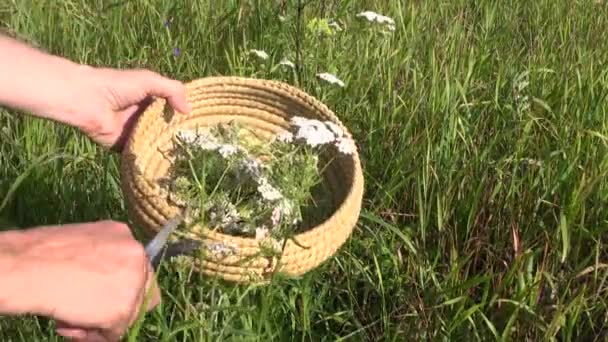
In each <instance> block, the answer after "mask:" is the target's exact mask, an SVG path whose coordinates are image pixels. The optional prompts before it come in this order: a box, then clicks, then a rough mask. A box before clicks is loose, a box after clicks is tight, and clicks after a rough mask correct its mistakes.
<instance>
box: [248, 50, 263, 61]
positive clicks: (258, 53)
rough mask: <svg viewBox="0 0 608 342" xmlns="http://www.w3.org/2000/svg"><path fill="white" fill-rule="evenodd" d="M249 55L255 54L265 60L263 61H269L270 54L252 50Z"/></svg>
mask: <svg viewBox="0 0 608 342" xmlns="http://www.w3.org/2000/svg"><path fill="white" fill-rule="evenodd" d="M249 53H251V54H254V55H256V56H257V57H258V58H260V59H263V60H267V59H268V54H267V53H266V52H265V51H262V50H256V49H251V50H249Z"/></svg>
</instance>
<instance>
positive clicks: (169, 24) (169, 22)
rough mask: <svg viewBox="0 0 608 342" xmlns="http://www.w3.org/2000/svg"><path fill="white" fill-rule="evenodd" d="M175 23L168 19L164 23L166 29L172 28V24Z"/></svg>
mask: <svg viewBox="0 0 608 342" xmlns="http://www.w3.org/2000/svg"><path fill="white" fill-rule="evenodd" d="M172 23H173V19H167V20H165V22H164V23H163V26H164V27H169V26H171V24H172Z"/></svg>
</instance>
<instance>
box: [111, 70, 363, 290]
mask: <svg viewBox="0 0 608 342" xmlns="http://www.w3.org/2000/svg"><path fill="white" fill-rule="evenodd" d="M186 89H187V92H188V100H189V103H190V104H191V106H192V109H193V110H192V112H191V113H190V114H189V115H184V114H181V113H173V110H172V109H171V108H170V106H166V102H165V100H164V99H162V98H158V99H156V100H155V101H154V102H153V103H152V105H151V106H150V107H149V108H148V109H147V110H146V111H145V112H144V113H143V115H142V116H141V117H140V118H139V119H138V122H137V124H136V125H135V127H134V129H133V132H132V135H131V136H130V138H129V140H128V141H127V143H126V145H125V148H124V150H123V155H122V163H121V179H122V187H123V191H124V193H125V196H126V200H127V209H128V213H129V216H130V219H131V220H132V221H133V222H134V223H135V224H137V225H139V226H141V227H142V228H143V229H144V231H145V232H147V233H148V234H153V233H155V232H157V231H158V230H159V229H160V227H161V226H162V225H163V224H164V223H165V222H166V221H167V220H168V219H169V218H171V217H173V216H174V215H176V214H177V213H179V211H180V208H179V207H177V206H176V205H175V204H173V203H172V202H171V201H169V200H168V198H167V194H166V193H165V192H164V190H163V189H162V188H161V186H160V185H159V179H161V178H162V177H163V176H165V175H166V173H167V171H168V170H169V167H170V159H168V158H167V156H166V153H165V152H164V151H168V150H170V149H171V148H172V146H173V145H172V144H173V139H172V137H173V135H174V134H175V133H176V132H177V131H178V130H179V129H184V128H186V129H187V128H194V127H201V126H210V125H215V124H217V123H220V122H229V121H237V122H240V123H241V124H244V125H246V126H248V127H249V128H253V129H254V130H255V132H256V133H258V134H259V135H261V136H263V137H267V138H270V137H272V136H274V135H275V134H278V133H280V132H284V131H285V130H286V129H287V128H288V127H289V120H290V118H291V117H292V116H303V117H307V118H311V119H319V120H329V121H332V122H334V123H335V124H337V125H338V126H340V127H341V128H342V129H343V130H344V132H345V134H346V136H347V137H348V138H350V139H352V136H351V135H350V133H348V130H347V129H346V128H345V127H344V126H343V124H342V123H341V122H340V120H339V119H338V118H337V117H336V115H334V113H333V112H332V111H330V110H329V109H328V108H327V107H326V106H325V105H323V104H322V103H320V102H319V101H317V100H316V99H315V98H313V97H311V96H309V95H308V94H306V93H304V92H303V91H300V90H298V89H296V88H294V87H292V86H290V85H288V84H285V83H282V82H278V81H270V80H260V79H251V78H240V77H209V78H202V79H198V80H195V81H192V82H190V83H187V84H186ZM333 157H334V158H335V159H334V160H333V162H332V163H331V164H330V167H328V169H327V170H326V172H325V173H324V178H325V179H326V182H327V185H328V187H329V189H330V190H331V192H332V194H333V200H334V201H335V204H336V208H337V209H336V210H335V212H334V213H333V215H331V217H329V218H328V219H326V220H325V221H324V222H322V223H321V224H319V225H317V226H315V227H314V228H313V229H310V230H307V231H305V232H303V233H301V234H299V235H296V236H294V237H293V239H288V240H286V243H285V245H284V248H283V252H282V254H281V255H280V256H279V257H278V258H277V259H274V260H269V258H268V257H265V256H262V255H260V246H259V242H258V241H256V240H255V239H252V238H243V237H236V236H230V235H225V234H221V233H219V232H216V231H212V230H210V229H205V227H198V226H195V227H189V229H197V231H200V232H202V235H199V236H202V237H203V238H202V239H201V238H200V237H199V238H198V239H199V240H202V242H203V248H204V247H205V246H210V245H212V244H214V243H221V244H223V245H225V246H232V247H234V250H233V253H232V254H231V255H228V256H226V255H216V254H213V253H205V254H204V256H203V257H202V258H201V259H200V260H199V261H197V262H196V265H197V268H198V269H199V270H201V271H202V272H203V273H205V274H207V275H210V276H219V277H221V278H223V279H224V280H228V281H236V282H244V281H253V282H260V281H261V282H264V281H265V279H268V277H269V276H270V274H271V273H272V271H275V272H276V271H279V272H281V273H283V274H285V275H288V276H299V275H302V274H304V273H305V272H307V271H309V270H311V269H313V268H315V267H317V266H318V265H319V264H321V263H323V262H324V261H326V260H327V259H328V258H329V257H331V256H332V255H333V254H334V253H335V252H336V251H337V250H338V248H340V246H342V244H343V243H344V242H345V241H346V239H347V238H348V237H349V235H350V234H351V232H352V229H353V227H354V226H355V224H356V222H357V220H358V218H359V213H360V209H361V202H362V196H363V182H364V181H363V174H362V170H361V163H360V160H359V155H358V151H355V152H354V153H353V154H352V155H336V156H333Z"/></svg>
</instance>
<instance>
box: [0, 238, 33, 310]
mask: <svg viewBox="0 0 608 342" xmlns="http://www.w3.org/2000/svg"><path fill="white" fill-rule="evenodd" d="M29 240H30V239H29V238H28V236H27V234H25V233H23V232H20V231H8V232H2V233H0V274H2V281H1V282H0V314H2V315H6V314H32V313H39V311H40V310H41V309H40V308H38V307H37V305H36V300H35V299H34V298H35V297H37V296H38V295H40V294H39V293H33V291H34V289H33V288H31V287H32V285H33V284H34V283H35V282H33V280H35V279H28V278H31V274H36V271H35V270H34V269H32V268H30V267H28V266H27V265H26V263H27V261H26V260H23V259H21V258H20V255H22V254H23V251H24V249H26V248H29V246H31V244H30V243H29ZM25 294H27V295H25Z"/></svg>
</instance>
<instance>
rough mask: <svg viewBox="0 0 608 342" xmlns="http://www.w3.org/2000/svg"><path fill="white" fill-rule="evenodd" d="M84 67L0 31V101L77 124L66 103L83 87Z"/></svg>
mask: <svg viewBox="0 0 608 342" xmlns="http://www.w3.org/2000/svg"><path fill="white" fill-rule="evenodd" d="M87 68H88V67H85V66H81V65H79V64H77V63H74V62H72V61H69V60H67V59H64V58H61V57H57V56H54V55H51V54H47V53H45V52H44V51H41V50H38V49H36V48H34V47H31V46H29V45H27V44H25V43H22V42H19V41H17V40H14V39H12V38H9V37H7V36H3V35H0V75H2V77H1V78H0V105H4V106H8V107H12V108H15V109H19V110H22V111H25V112H29V113H32V114H34V115H36V116H39V117H42V118H46V119H51V120H54V121H58V122H61V123H65V124H69V125H72V126H80V122H79V121H78V120H79V115H78V114H79V113H77V109H76V108H75V106H73V107H72V108H70V106H69V105H68V104H70V103H74V98H77V97H78V96H79V93H81V92H83V91H85V89H83V87H82V85H83V77H84V71H85V70H86V69H87Z"/></svg>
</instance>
